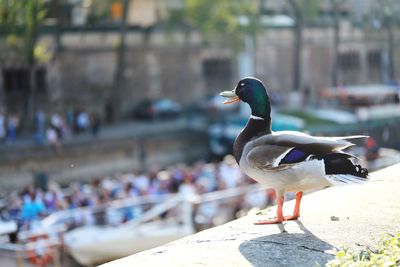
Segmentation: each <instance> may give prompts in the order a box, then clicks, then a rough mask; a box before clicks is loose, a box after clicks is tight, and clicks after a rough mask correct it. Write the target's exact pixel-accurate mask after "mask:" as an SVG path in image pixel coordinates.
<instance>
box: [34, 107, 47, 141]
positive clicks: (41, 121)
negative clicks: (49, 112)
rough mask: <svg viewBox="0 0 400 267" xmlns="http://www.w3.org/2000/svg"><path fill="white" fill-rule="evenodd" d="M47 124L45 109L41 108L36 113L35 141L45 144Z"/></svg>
mask: <svg viewBox="0 0 400 267" xmlns="http://www.w3.org/2000/svg"><path fill="white" fill-rule="evenodd" d="M45 124H46V116H45V114H44V112H43V111H41V110H39V111H37V112H36V114H35V127H36V132H35V141H36V143H37V144H40V145H41V144H44V142H45V135H46V134H45V132H46V130H45Z"/></svg>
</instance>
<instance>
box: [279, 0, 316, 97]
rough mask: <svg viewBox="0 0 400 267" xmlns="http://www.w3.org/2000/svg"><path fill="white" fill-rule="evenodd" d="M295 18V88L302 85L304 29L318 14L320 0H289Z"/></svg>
mask: <svg viewBox="0 0 400 267" xmlns="http://www.w3.org/2000/svg"><path fill="white" fill-rule="evenodd" d="M287 1H288V4H289V5H290V7H291V9H292V15H293V18H294V20H295V26H294V28H293V30H294V42H293V69H292V76H293V86H292V87H293V90H295V91H298V90H300V87H301V52H302V48H303V29H304V26H305V23H306V22H310V21H311V20H312V19H314V18H315V17H316V15H317V8H318V4H319V1H318V0H287Z"/></svg>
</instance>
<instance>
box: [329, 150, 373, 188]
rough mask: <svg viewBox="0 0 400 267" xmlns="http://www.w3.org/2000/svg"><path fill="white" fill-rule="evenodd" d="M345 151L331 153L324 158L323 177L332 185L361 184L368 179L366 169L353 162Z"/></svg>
mask: <svg viewBox="0 0 400 267" xmlns="http://www.w3.org/2000/svg"><path fill="white" fill-rule="evenodd" d="M350 156H351V155H348V154H345V153H332V154H328V155H326V156H325V157H324V158H323V159H324V165H325V178H326V179H327V180H328V181H329V182H330V183H331V184H332V185H345V184H361V183H364V182H366V181H368V170H367V169H366V168H363V167H362V166H361V165H358V164H354V163H353V162H352V161H351V160H350V158H351V157H350Z"/></svg>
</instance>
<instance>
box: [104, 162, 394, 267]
mask: <svg viewBox="0 0 400 267" xmlns="http://www.w3.org/2000/svg"><path fill="white" fill-rule="evenodd" d="M371 176H372V178H371V181H370V182H369V183H367V184H365V185H361V186H356V185H354V186H346V187H335V188H328V189H325V190H322V191H319V192H316V193H313V194H310V195H307V196H305V197H304V198H303V203H302V217H301V219H300V220H297V221H289V222H284V223H283V224H278V225H262V226H257V225H253V223H252V222H254V221H257V220H258V219H261V218H264V216H266V217H269V216H271V217H272V216H274V214H275V210H274V209H270V210H267V211H266V214H264V215H251V216H247V217H244V218H241V219H239V220H236V221H233V222H230V223H228V224H225V225H222V226H219V227H215V228H212V229H209V230H206V231H203V232H200V233H197V234H195V235H192V236H189V237H186V238H183V239H180V240H177V241H175V242H172V243H169V244H167V245H164V246H160V247H157V248H154V249H151V250H147V251H144V252H141V253H138V254H135V255H132V256H130V257H126V258H123V259H120V260H117V261H114V262H111V263H108V264H106V265H104V267H125V266H316V265H317V264H320V265H321V266H323V265H324V264H325V263H326V262H327V261H328V260H329V259H332V258H333V257H334V255H333V254H334V252H333V251H334V249H335V248H340V247H348V248H352V249H355V250H357V249H361V248H363V247H367V246H373V245H374V244H375V243H376V242H377V241H378V240H379V239H380V238H381V236H382V235H383V234H384V233H387V232H389V233H390V232H394V231H398V230H399V229H400V194H399V193H398V188H400V164H397V165H394V166H391V167H389V168H386V169H384V170H381V171H378V172H375V173H373V174H372V175H371ZM293 204H294V203H293V201H290V202H288V203H285V206H284V212H285V213H286V214H289V213H291V211H292V209H293ZM332 218H335V219H334V220H332ZM138 242H140V241H139V240H138Z"/></svg>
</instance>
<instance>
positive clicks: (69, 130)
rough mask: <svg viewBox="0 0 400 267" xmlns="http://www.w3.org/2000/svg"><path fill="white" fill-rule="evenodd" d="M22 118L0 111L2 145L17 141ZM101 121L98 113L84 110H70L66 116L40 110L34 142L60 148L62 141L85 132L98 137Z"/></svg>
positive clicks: (0, 141)
mask: <svg viewBox="0 0 400 267" xmlns="http://www.w3.org/2000/svg"><path fill="white" fill-rule="evenodd" d="M19 126H20V117H19V116H18V115H17V114H13V113H10V114H9V115H8V116H6V115H5V114H3V113H2V112H1V111H0V143H8V144H12V143H14V142H15V141H16V140H17V137H18V134H19V133H18V130H19ZM100 126H101V121H100V118H99V115H98V114H97V113H90V114H89V113H88V112H87V111H85V110H84V109H80V108H76V109H69V110H68V111H67V112H66V113H65V114H60V113H50V114H46V113H45V112H43V111H41V110H39V111H37V112H36V113H35V117H34V129H35V133H34V140H35V142H36V143H37V144H50V145H51V146H53V147H55V148H60V146H61V143H62V140H63V139H65V138H67V137H69V136H71V135H77V134H81V133H85V132H91V134H92V135H93V136H94V137H96V136H97V135H98V133H99V131H100Z"/></svg>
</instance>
